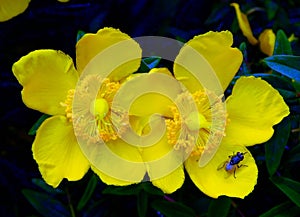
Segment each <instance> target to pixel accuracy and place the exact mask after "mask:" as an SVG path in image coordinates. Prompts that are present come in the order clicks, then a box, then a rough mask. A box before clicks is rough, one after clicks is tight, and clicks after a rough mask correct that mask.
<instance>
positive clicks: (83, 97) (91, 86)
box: [73, 75, 125, 143]
mask: <svg viewBox="0 0 300 217" xmlns="http://www.w3.org/2000/svg"><path fill="white" fill-rule="evenodd" d="M100 83H101V87H100V89H98V87H99V84H100ZM119 88H120V83H119V82H111V81H110V80H109V79H108V78H105V79H103V80H102V79H101V78H100V77H99V76H97V75H89V76H86V78H84V79H83V80H82V81H81V82H80V83H79V84H78V86H77V88H76V97H78V98H77V99H76V100H78V101H79V102H80V107H83V109H80V108H78V110H76V112H75V113H76V114H73V115H74V116H75V117H74V122H75V120H76V124H74V128H75V130H76V133H77V134H79V135H77V136H81V137H83V138H84V139H86V140H88V141H89V142H90V143H96V142H98V141H101V140H102V141H104V142H107V141H110V140H116V139H117V138H118V131H119V129H116V128H115V127H114V126H113V123H112V120H111V113H117V114H118V113H119V111H114V110H112V109H111V104H112V102H113V98H114V95H115V94H116V92H117V91H118V89H119ZM95 95H97V96H96V99H93V98H94V96H95ZM86 105H89V107H88V109H86V108H85V106H86ZM123 115H125V114H124V113H121V112H120V121H122V120H123V119H122V118H123Z"/></svg>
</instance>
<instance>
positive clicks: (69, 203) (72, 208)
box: [66, 187, 76, 217]
mask: <svg viewBox="0 0 300 217" xmlns="http://www.w3.org/2000/svg"><path fill="white" fill-rule="evenodd" d="M66 193H67V198H68V205H69V208H70V212H71V216H72V217H76V214H75V210H74V207H73V204H72V201H71V195H70V193H69V190H68V187H66Z"/></svg>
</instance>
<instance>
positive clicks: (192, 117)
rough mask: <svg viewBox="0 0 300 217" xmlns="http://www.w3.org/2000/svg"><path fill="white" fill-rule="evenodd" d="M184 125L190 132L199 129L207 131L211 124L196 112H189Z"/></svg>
mask: <svg viewBox="0 0 300 217" xmlns="http://www.w3.org/2000/svg"><path fill="white" fill-rule="evenodd" d="M185 124H186V125H187V127H188V128H189V129H190V130H191V131H196V130H200V129H201V128H207V129H209V128H210V126H211V123H210V122H208V121H207V120H206V118H205V117H204V116H203V115H202V114H200V113H198V112H191V113H190V114H189V115H188V117H187V118H186V119H185Z"/></svg>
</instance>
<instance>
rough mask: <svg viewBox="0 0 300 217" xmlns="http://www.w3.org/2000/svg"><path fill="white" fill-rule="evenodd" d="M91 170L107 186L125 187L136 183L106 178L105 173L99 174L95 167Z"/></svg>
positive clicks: (99, 171)
mask: <svg viewBox="0 0 300 217" xmlns="http://www.w3.org/2000/svg"><path fill="white" fill-rule="evenodd" d="M91 168H92V170H93V171H94V172H95V173H96V174H97V175H98V176H99V178H100V179H101V180H102V182H104V183H105V184H107V185H115V186H127V185H131V184H136V183H138V182H130V181H125V180H121V179H116V178H113V177H111V176H108V175H107V174H106V173H103V172H101V170H98V169H97V168H96V167H94V166H92V167H91Z"/></svg>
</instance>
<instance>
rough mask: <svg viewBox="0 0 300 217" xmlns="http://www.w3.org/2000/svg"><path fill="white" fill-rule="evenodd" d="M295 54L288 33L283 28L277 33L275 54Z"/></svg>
mask: <svg viewBox="0 0 300 217" xmlns="http://www.w3.org/2000/svg"><path fill="white" fill-rule="evenodd" d="M282 54H285V55H293V51H292V47H291V43H290V42H289V40H288V38H287V37H286V34H285V33H284V31H282V30H281V29H280V30H278V31H277V33H276V41H275V46H274V52H273V55H282Z"/></svg>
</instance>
